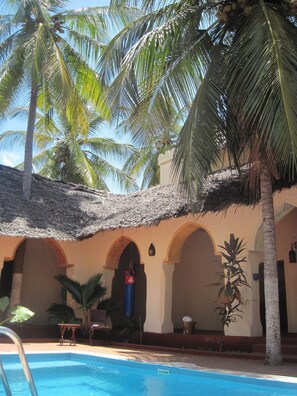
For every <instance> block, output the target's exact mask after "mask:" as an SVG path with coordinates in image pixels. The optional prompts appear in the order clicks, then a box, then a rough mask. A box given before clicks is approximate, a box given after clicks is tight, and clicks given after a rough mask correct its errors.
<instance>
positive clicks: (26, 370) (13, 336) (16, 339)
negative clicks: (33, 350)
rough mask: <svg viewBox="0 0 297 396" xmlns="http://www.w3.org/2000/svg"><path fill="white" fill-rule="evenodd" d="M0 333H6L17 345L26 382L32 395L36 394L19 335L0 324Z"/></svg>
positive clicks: (35, 395)
mask: <svg viewBox="0 0 297 396" xmlns="http://www.w3.org/2000/svg"><path fill="white" fill-rule="evenodd" d="M0 334H4V335H7V336H8V337H9V338H10V339H11V340H12V341H13V342H14V344H15V345H16V346H17V349H18V354H19V357H20V361H21V363H22V366H23V370H24V373H25V376H26V379H27V382H28V384H29V387H30V391H31V394H32V395H33V396H38V393H37V390H36V387H35V384H34V380H33V377H32V374H31V371H30V367H29V365H28V361H27V358H26V356H25V351H24V348H23V344H22V341H21V339H20V337H19V336H18V335H17V334H16V333H15V332H14V331H13V330H11V329H9V328H8V327H4V326H0Z"/></svg>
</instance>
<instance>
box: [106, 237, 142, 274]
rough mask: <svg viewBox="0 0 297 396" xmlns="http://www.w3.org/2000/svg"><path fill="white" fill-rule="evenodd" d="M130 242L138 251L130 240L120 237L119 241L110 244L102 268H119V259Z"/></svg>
mask: <svg viewBox="0 0 297 396" xmlns="http://www.w3.org/2000/svg"><path fill="white" fill-rule="evenodd" d="M130 242H133V243H134V244H135V245H136V247H137V249H138V246H137V244H136V243H135V241H133V240H132V239H131V238H128V237H125V236H121V237H120V238H119V239H117V240H116V241H115V242H114V243H113V244H112V246H111V248H110V249H109V251H108V253H107V256H106V262H105V266H104V268H108V269H117V268H118V266H119V261H120V257H121V255H122V253H123V251H124V250H125V248H126V247H127V246H128V245H129V243H130ZM138 252H139V249H138Z"/></svg>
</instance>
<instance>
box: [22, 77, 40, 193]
mask: <svg viewBox="0 0 297 396" xmlns="http://www.w3.org/2000/svg"><path fill="white" fill-rule="evenodd" d="M37 93H38V87H37V83H36V82H34V81H33V82H32V86H31V97H30V107H29V116H28V124H27V134H26V143H25V158H24V174H23V196H24V198H25V199H28V200H29V199H30V197H31V184H32V157H33V135H34V129H35V121H36V109H37Z"/></svg>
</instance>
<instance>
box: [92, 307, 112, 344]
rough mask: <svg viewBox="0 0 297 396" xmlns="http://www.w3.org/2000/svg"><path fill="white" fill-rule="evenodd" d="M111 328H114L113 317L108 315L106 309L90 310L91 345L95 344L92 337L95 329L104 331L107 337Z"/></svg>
mask: <svg viewBox="0 0 297 396" xmlns="http://www.w3.org/2000/svg"><path fill="white" fill-rule="evenodd" d="M111 329H112V323H111V319H110V316H108V315H106V311H105V309H91V310H90V325H89V336H90V345H93V343H92V337H93V334H94V331H104V332H105V339H106V338H107V337H108V335H109V331H110V330H111Z"/></svg>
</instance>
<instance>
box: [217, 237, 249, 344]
mask: <svg viewBox="0 0 297 396" xmlns="http://www.w3.org/2000/svg"><path fill="white" fill-rule="evenodd" d="M219 247H220V248H221V249H222V250H221V254H222V258H223V261H222V266H223V271H222V272H220V273H219V277H220V282H217V283H215V285H216V286H220V289H219V293H218V299H217V302H218V306H217V308H216V311H217V312H218V315H219V318H220V322H221V324H222V338H221V343H220V351H221V350H222V348H223V343H224V335H225V327H226V326H227V327H229V325H230V323H236V322H237V319H238V318H242V315H241V314H242V310H241V306H242V305H243V300H242V296H241V291H240V288H241V287H242V286H247V287H250V286H249V284H248V282H247V280H246V275H245V272H244V270H243V268H242V266H241V265H242V263H245V262H246V257H240V255H241V253H242V252H243V251H244V248H245V244H243V240H239V238H235V237H234V234H230V238H229V242H227V241H224V246H219Z"/></svg>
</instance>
